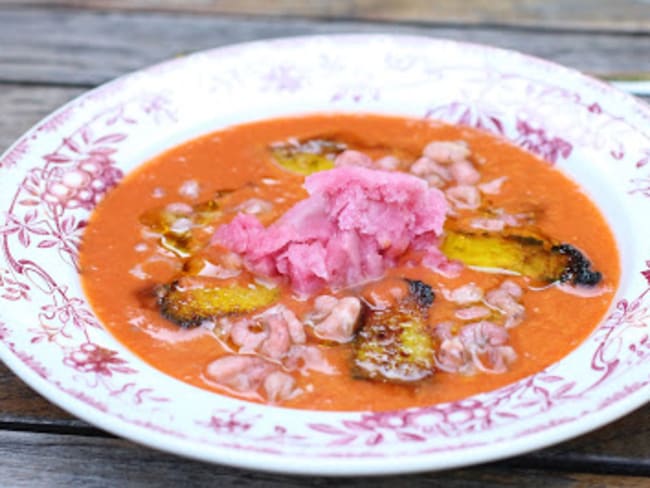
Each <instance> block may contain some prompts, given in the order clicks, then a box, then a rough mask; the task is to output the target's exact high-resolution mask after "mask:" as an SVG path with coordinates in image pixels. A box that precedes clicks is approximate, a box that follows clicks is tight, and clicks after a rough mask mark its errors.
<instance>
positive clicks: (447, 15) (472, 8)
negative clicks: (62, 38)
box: [4, 0, 650, 31]
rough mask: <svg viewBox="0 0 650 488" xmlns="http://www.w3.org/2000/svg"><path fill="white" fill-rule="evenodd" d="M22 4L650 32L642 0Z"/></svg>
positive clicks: (37, 0)
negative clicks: (614, 0)
mask: <svg viewBox="0 0 650 488" xmlns="http://www.w3.org/2000/svg"><path fill="white" fill-rule="evenodd" d="M4 3H7V4H16V3H18V2H15V1H10V0H9V1H5V2H4ZM19 3H20V4H21V5H26V4H27V5H41V6H42V5H47V6H65V7H76V8H101V9H112V10H117V9H120V10H140V11H142V10H148V11H176V12H195V13H211V14H230V15H232V14H235V15H267V16H282V17H286V16H301V17H312V18H326V19H342V18H346V19H356V20H380V21H399V22H417V23H425V22H426V23H458V24H474V25H481V24H492V25H505V26H510V25H512V26H518V27H520V26H534V27H544V28H571V29H608V30H614V31H621V30H626V31H650V7H648V5H647V3H646V2H643V1H642V0H617V1H616V2H611V1H609V0H563V1H561V2H549V1H547V0H500V1H498V2H494V1H490V0H464V1H462V2H459V1H457V0H437V1H436V2H432V1H430V0H401V1H399V2H386V1H384V0H310V1H308V2H305V1H301V0H276V1H273V2H269V1H268V0H221V1H218V2H215V1H212V0H187V1H185V0H163V1H157V0H22V1H21V2H19Z"/></svg>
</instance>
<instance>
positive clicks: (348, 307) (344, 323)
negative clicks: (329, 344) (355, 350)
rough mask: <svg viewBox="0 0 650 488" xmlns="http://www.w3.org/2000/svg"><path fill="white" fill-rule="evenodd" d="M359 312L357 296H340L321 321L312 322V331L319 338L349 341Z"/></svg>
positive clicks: (359, 303) (359, 306) (359, 305)
mask: <svg viewBox="0 0 650 488" xmlns="http://www.w3.org/2000/svg"><path fill="white" fill-rule="evenodd" d="M360 313H361V301H360V300H359V299H358V298H356V297H344V298H341V299H340V300H337V303H336V304H335V305H334V306H333V307H332V308H331V310H330V312H329V314H328V315H327V316H326V317H325V318H324V319H323V320H322V321H321V322H318V323H316V324H314V333H315V334H316V336H317V337H319V338H320V339H325V340H328V341H333V342H338V343H344V342H349V341H351V340H352V337H353V335H354V328H355V325H356V324H357V321H358V320H359V314H360Z"/></svg>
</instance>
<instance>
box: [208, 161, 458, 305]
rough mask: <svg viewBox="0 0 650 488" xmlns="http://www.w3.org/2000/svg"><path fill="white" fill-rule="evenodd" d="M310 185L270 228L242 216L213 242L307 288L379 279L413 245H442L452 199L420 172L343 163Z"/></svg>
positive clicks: (252, 266) (256, 269)
mask: <svg viewBox="0 0 650 488" xmlns="http://www.w3.org/2000/svg"><path fill="white" fill-rule="evenodd" d="M305 188H306V189H307V191H308V192H309V194H310V196H309V197H308V198H307V199H305V200H302V201H300V202H298V203H297V204H296V205H294V206H293V207H292V208H291V209H289V210H288V211H287V212H286V213H285V214H284V215H283V216H282V217H281V218H280V219H279V220H278V221H276V222H275V223H274V224H272V225H270V226H269V227H268V228H264V226H262V224H261V223H260V222H259V220H257V218H255V217H254V216H252V215H242V214H240V215H238V216H237V217H235V219H234V220H233V221H232V222H231V223H230V224H227V225H223V226H221V227H220V228H219V229H217V232H216V233H215V236H214V239H213V241H214V242H215V243H219V244H221V245H223V246H224V247H226V248H228V249H230V250H231V251H234V252H236V253H239V254H241V255H242V257H243V258H244V260H245V263H246V266H247V267H248V269H249V270H251V271H252V272H253V273H256V274H259V275H263V276H267V277H286V278H287V279H288V280H289V282H290V284H291V286H292V287H293V289H294V290H296V291H297V292H299V293H305V294H310V293H314V292H316V291H318V290H320V289H322V288H323V287H324V286H330V287H332V288H344V287H347V286H351V285H355V284H358V283H362V282H364V281H368V280H372V279H376V278H379V277H380V276H381V275H382V274H383V273H384V271H385V270H386V268H388V267H391V266H394V265H395V264H396V261H397V259H398V258H399V257H400V256H402V255H403V254H404V253H405V252H406V251H407V250H408V249H409V247H410V246H411V244H415V246H414V247H415V248H417V249H431V250H432V252H435V251H437V247H436V245H437V242H436V238H437V236H438V235H440V234H441V232H442V226H443V223H444V220H445V216H446V213H447V202H446V200H445V197H444V195H443V194H442V193H441V192H440V191H439V190H437V189H435V188H429V187H428V186H427V184H426V183H425V182H424V181H423V180H421V179H419V178H416V177H414V176H412V175H408V174H403V173H399V172H387V171H381V170H372V169H367V168H362V167H357V166H343V167H339V168H335V169H332V170H330V171H323V172H320V173H316V174H313V175H311V176H309V177H308V178H307V179H306V181H305ZM436 257H437V256H436ZM425 264H426V263H425Z"/></svg>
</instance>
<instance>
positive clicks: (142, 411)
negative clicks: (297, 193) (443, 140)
mask: <svg viewBox="0 0 650 488" xmlns="http://www.w3.org/2000/svg"><path fill="white" fill-rule="evenodd" d="M323 111H342V112H371V113H387V114H400V115H408V116H413V117H431V118H438V119H442V120H446V121H449V122H452V123H460V124H466V125H470V126H473V127H479V128H482V129H484V130H486V131H489V132H493V133H495V134H498V135H502V136H504V137H506V138H508V139H510V140H512V141H514V142H515V143H516V144H519V145H520V146H522V147H524V148H526V149H528V150H530V151H532V152H533V153H536V154H538V155H540V156H542V157H544V158H545V159H547V160H549V161H551V162H552V163H554V164H555V165H557V166H558V167H559V168H561V169H562V170H563V171H565V172H566V173H568V174H569V175H570V176H571V177H572V178H574V179H576V180H577V181H579V182H580V183H581V185H582V186H583V188H584V190H585V191H586V192H587V193H588V194H589V195H591V196H592V197H593V199H594V200H595V201H596V202H597V204H598V205H599V207H600V208H601V210H602V211H603V213H604V215H605V217H606V218H607V220H608V221H609V223H610V225H611V227H612V229H613V231H614V233H615V236H616V238H617V242H618V245H619V250H620V254H621V260H622V263H621V264H622V269H623V273H622V278H621V284H620V287H619V290H618V291H617V295H616V298H615V302H614V305H613V306H612V308H611V310H610V313H609V315H608V317H607V319H606V320H604V321H603V322H602V323H601V324H599V325H598V327H597V328H596V330H594V332H593V333H592V334H591V335H590V336H589V337H588V338H587V339H586V340H585V341H584V342H583V343H582V344H581V345H580V347H578V348H577V349H576V350H575V351H574V352H572V353H571V354H570V355H569V356H567V357H566V358H564V359H563V360H562V361H560V362H558V363H556V364H553V365H552V366H550V367H548V368H547V369H545V370H543V371H540V372H539V373H537V374H535V375H533V376H530V377H527V378H524V379H522V380H520V381H517V382H516V383H513V384H511V385H508V386H506V387H504V388H500V389H498V390H495V391H491V392H488V393H484V394H480V395H476V396H473V397H470V398H466V399H464V400H462V401H458V402H452V403H444V404H437V405H432V406H429V407H424V408H414V409H406V410H399V411H394V412H382V413H373V412H356V413H355V412H353V413H350V412H347V413H337V412H314V411H300V410H290V409H285V408H277V407H270V406H264V405H257V404H252V403H247V402H243V401H239V400H235V399H232V398H228V397H224V396H221V395H218V394H214V393H210V392H208V391H204V390H201V389H198V388H194V387H192V386H189V385H187V384H184V383H181V382H179V381H177V380H175V379H173V378H170V377H168V376H166V375H164V374H162V373H160V372H159V371H156V370H155V369H153V368H152V367H150V366H149V365H147V364H146V363H144V362H143V361H141V360H140V359H139V358H138V357H136V356H135V355H134V354H132V353H131V352H130V351H129V350H127V349H126V348H125V347H124V346H122V345H121V344H120V343H119V342H117V341H116V340H115V339H114V338H113V337H112V336H111V335H110V334H109V333H108V332H107V331H106V330H105V329H104V328H103V327H102V325H101V324H100V323H99V322H98V321H97V319H96V318H95V317H94V315H93V313H92V311H91V309H90V307H89V306H88V303H87V302H86V299H85V297H84V295H83V292H82V289H81V286H80V281H79V276H78V272H77V264H76V259H77V247H78V244H79V240H80V237H81V234H82V231H83V228H84V225H85V222H86V221H87V219H88V216H89V213H90V212H91V211H92V208H93V206H94V204H95V202H96V201H97V200H98V199H99V198H101V195H102V194H103V193H104V192H105V191H106V190H107V189H108V188H110V187H111V186H113V185H114V184H116V183H117V182H118V181H119V180H120V178H121V177H122V176H123V175H124V174H125V173H127V172H128V171H130V170H132V169H133V168H135V167H136V166H137V165H139V164H141V163H142V162H144V161H146V160H147V159H148V158H150V157H151V156H153V155H155V154H157V153H160V152H162V151H163V150H165V149H167V148H169V147H172V146H174V145H176V144H178V143H180V142H182V141H185V140H187V139H190V138H192V137H194V136H197V135H200V134H203V133H206V132H209V131H213V130H216V129H219V128H222V127H226V126H229V125H232V124H235V123H240V122H244V121H250V120H257V119H264V118H270V117H276V116H281V115H288V114H300V113H309V112H323ZM83 165H85V166H83ZM81 166H83V167H84V168H85V169H86V170H88V171H90V172H92V174H94V175H95V178H94V180H93V181H92V182H91V183H90V184H88V185H87V187H81V188H76V189H75V190H74V191H71V190H70V185H68V186H66V181H65V175H66V174H69V173H70V170H71V169H73V168H78V167H81ZM0 176H1V178H0V188H1V191H0V211H1V213H0V247H1V250H0V253H1V254H2V258H3V259H2V261H0V358H2V360H3V361H4V362H5V363H6V364H7V365H8V366H9V367H10V368H11V369H12V370H13V371H15V372H16V374H18V375H19V376H20V377H21V378H22V379H24V380H25V381H26V382H27V383H28V384H30V385H31V386H32V387H33V388H35V389H36V390H37V391H38V392H40V393H41V394H43V395H44V396H45V397H47V398H48V399H50V400H51V401H53V402H54V403H56V404H58V405H59V406H61V407H62V408H64V409H66V410H68V411H70V412H72V413H73V414H75V415H77V416H79V417H81V418H82V419H84V420H86V421H88V422H90V423H92V424H95V425H97V426H99V427H101V428H103V429H106V430H108V431H110V432H113V433H115V434H117V435H120V436H123V437H126V438H129V439H132V440H134V441H137V442H140V443H143V444H146V445H149V446H151V447H154V448H158V449H162V450H166V451H170V452H174V453H177V454H180V455H184V456H189V457H192V458H196V459H202V460H206V461H211V462H217V463H224V464H230V465H235V466H241V467H248V468H255V469H262V470H268V471H277V472H286V473H311V474H327V475H351V474H382V473H398V472H413V471H422V470H434V469H443V468H451V467H455V466H460V465H468V464H473V463H478V462H484V461H489V460H494V459H499V458H503V457H507V456H512V455H516V454H520V453H523V452H526V451H530V450H533V449H537V448H541V447H544V446H547V445H550V444H553V443H557V442H561V441H563V440H565V439H568V438H570V437H573V436H576V435H579V434H581V433H584V432H587V431H589V430H592V429H594V428H596V427H598V426H601V425H603V424H605V423H607V422H610V421H612V420H614V419H616V418H618V417H620V416H621V415H624V414H625V413H627V412H630V411H631V410H633V409H635V408H637V407H639V406H640V405H642V404H644V403H645V402H647V401H648V400H649V399H650V368H649V367H648V366H650V340H649V339H648V337H649V336H648V334H649V331H650V309H649V307H650V269H649V268H650V262H649V261H648V260H650V249H649V248H648V245H647V243H648V242H650V226H649V225H648V223H647V216H648V215H650V109H649V108H648V107H647V106H645V105H644V104H643V103H641V102H639V101H637V100H635V99H634V98H632V97H631V96H628V95H626V94H624V93H622V92H619V91H617V90H615V89H613V88H612V87H610V86H608V85H606V84H604V83H601V82H598V81H596V80H593V79H591V78H588V77H585V76H583V75H581V74H579V73H577V72H575V71H573V70H569V69H566V68H563V67H560V66H557V65H555V64H552V63H548V62H545V61H542V60H539V59H534V58H531V57H528V56H524V55H522V54H518V53H515V52H511V51H504V50H499V49H494V48H490V47H484V46H478V45H470V44H463V43H457V42H452V41H444V40H435V39H428V38H420V37H408V36H392V35H342V36H318V37H298V38H293V39H281V40H272V41H261V42H255V43H249V44H242V45H237V46H232V47H226V48H221V49H216V50H212V51H207V52H201V53H198V54H194V55H192V56H188V57H184V58H181V59H176V60H173V61H170V62H167V63H163V64H160V65H157V66H154V67H152V68H148V69H145V70H142V71H139V72H136V73H134V74H131V75H128V76H125V77H122V78H120V79H118V80H116V81H113V82H111V83H109V84H107V85H104V86H102V87H99V88H97V89H96V90H93V91H91V92H89V93H87V94H85V95H83V96H81V97H80V98H78V99H76V100H74V101H72V102H70V103H69V104H67V105H66V106H65V107H63V108H61V109H60V110H58V111H57V112H55V113H53V114H52V115H50V116H49V117H47V118H46V119H45V120H44V121H42V122H41V123H39V124H38V125H37V126H35V127H34V128H33V129H31V130H30V131H29V132H27V133H26V134H25V135H24V136H23V137H21V138H20V139H19V140H18V141H17V142H16V143H15V144H14V145H13V146H12V147H11V148H10V149H9V150H8V151H7V152H6V153H5V154H4V155H3V156H2V157H1V158H0ZM567 320H570V318H567Z"/></svg>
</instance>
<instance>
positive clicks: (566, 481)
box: [0, 431, 648, 488]
mask: <svg viewBox="0 0 650 488" xmlns="http://www.w3.org/2000/svg"><path fill="white" fill-rule="evenodd" d="M284 462H287V463H291V462H299V461H298V460H291V459H287V460H285V461H284ZM0 473H2V478H3V479H4V480H11V484H10V485H3V486H12V487H14V486H16V487H18V486H25V487H27V486H28V487H30V488H31V487H39V486H66V485H72V486H83V487H85V488H92V487H105V486H125V485H126V486H140V487H148V486H151V487H167V486H170V487H176V486H193V487H194V486H219V487H230V486H249V487H265V488H285V487H298V486H322V487H325V486H337V487H341V488H365V487H372V488H388V487H393V486H408V487H409V488H424V487H445V488H456V487H458V488H460V487H462V488H482V487H488V488H489V487H497V486H515V487H519V486H526V487H532V486H544V487H569V486H590V487H594V486H619V487H636V486H639V487H642V486H648V485H647V483H648V479H647V478H646V479H644V478H642V477H633V476H630V477H620V476H612V475H599V474H590V473H572V472H568V473H567V472H561V471H556V470H552V469H551V470H535V469H521V468H517V467H514V466H511V465H509V464H507V463H497V464H491V465H486V466H478V467H474V468H467V469H459V470H453V471H443V472H439V473H422V474H418V475H406V476H390V477H381V478H368V477H354V478H343V479H336V480H334V479H332V478H325V477H314V476H312V477H309V478H306V477H298V476H283V475H276V474H267V473H259V472H254V471H249V470H242V469H235V468H229V467H225V466H219V465H211V464H206V463H202V462H196V461H190V460H185V459H181V458H177V457H175V456H172V455H169V454H165V453H160V452H157V451H153V450H151V449H147V448H143V447H140V446H137V445H135V444H133V443H130V442H128V441H124V440H120V439H103V438H96V437H81V436H66V435H55V434H35V433H27V432H7V431H0Z"/></svg>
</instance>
